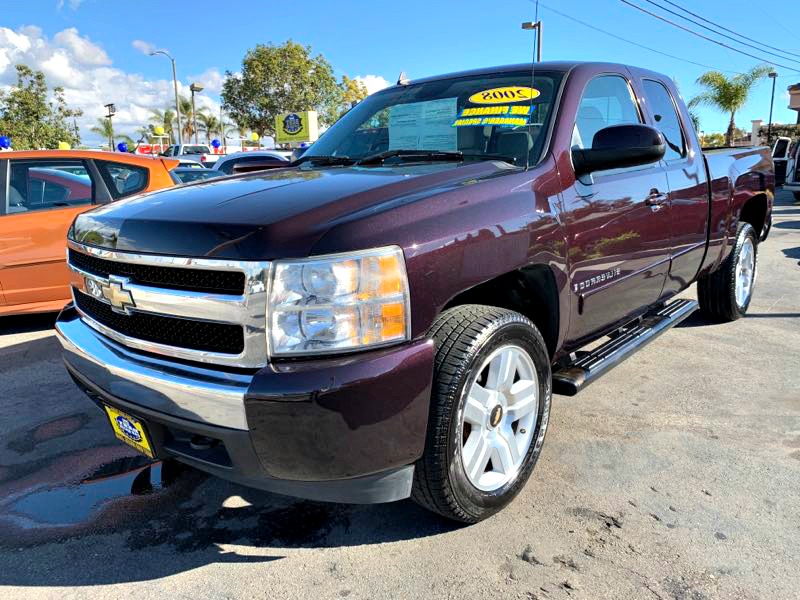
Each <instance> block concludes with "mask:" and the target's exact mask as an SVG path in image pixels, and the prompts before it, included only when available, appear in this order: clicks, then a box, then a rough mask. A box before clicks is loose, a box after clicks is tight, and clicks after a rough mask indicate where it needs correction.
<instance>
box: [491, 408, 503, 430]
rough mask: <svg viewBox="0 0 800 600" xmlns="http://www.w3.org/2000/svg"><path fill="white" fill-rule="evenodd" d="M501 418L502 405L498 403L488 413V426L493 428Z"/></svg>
mask: <svg viewBox="0 0 800 600" xmlns="http://www.w3.org/2000/svg"><path fill="white" fill-rule="evenodd" d="M502 420H503V407H502V406H500V405H499V404H498V405H497V406H495V407H494V408H493V409H492V412H491V413H489V427H490V428H492V429H494V428H495V427H497V426H498V425H499V424H500V421H502Z"/></svg>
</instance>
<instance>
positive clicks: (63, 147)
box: [58, 142, 72, 150]
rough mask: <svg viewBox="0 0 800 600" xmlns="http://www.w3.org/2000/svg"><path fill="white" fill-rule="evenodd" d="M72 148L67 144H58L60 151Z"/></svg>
mask: <svg viewBox="0 0 800 600" xmlns="http://www.w3.org/2000/svg"><path fill="white" fill-rule="evenodd" d="M70 148H72V146H70V145H69V144H68V143H67V142H58V149H59V150H69V149H70Z"/></svg>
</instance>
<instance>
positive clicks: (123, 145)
mask: <svg viewBox="0 0 800 600" xmlns="http://www.w3.org/2000/svg"><path fill="white" fill-rule="evenodd" d="M117 150H119V151H120V152H127V151H128V144H126V143H125V142H120V143H119V144H117Z"/></svg>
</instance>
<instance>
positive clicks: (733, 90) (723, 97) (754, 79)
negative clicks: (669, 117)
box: [689, 64, 772, 146]
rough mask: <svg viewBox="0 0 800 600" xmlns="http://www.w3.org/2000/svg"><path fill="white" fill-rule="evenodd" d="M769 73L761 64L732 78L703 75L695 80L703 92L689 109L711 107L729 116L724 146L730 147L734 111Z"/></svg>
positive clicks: (768, 69) (740, 106) (734, 116)
mask: <svg viewBox="0 0 800 600" xmlns="http://www.w3.org/2000/svg"><path fill="white" fill-rule="evenodd" d="M770 71H772V67H770V66H769V65H766V64H762V65H758V66H756V67H753V68H752V69H750V70H749V71H747V72H746V73H739V74H738V75H734V76H733V77H728V76H726V75H725V74H723V73H720V72H719V71H708V72H706V73H703V74H702V75H701V76H700V77H698V78H697V85H699V86H701V87H703V88H705V91H704V92H702V93H701V94H699V95H698V96H695V97H694V98H692V99H691V100H690V101H689V107H690V108H694V107H695V106H701V105H705V106H713V107H715V108H718V109H719V110H721V111H723V112H725V113H728V114H730V116H731V120H730V123H729V124H728V131H727V132H726V133H725V144H726V145H727V146H732V145H733V137H734V134H735V131H736V111H738V110H739V109H740V108H742V107H743V106H744V105H745V103H746V102H747V97H748V96H749V95H750V92H751V91H752V90H753V86H755V84H756V83H758V82H759V81H761V80H762V79H764V78H765V77H766V76H767V75H768V74H769V73H770Z"/></svg>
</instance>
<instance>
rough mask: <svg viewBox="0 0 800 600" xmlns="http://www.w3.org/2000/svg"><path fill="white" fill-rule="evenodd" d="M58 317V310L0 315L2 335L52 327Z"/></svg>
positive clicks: (0, 333)
mask: <svg viewBox="0 0 800 600" xmlns="http://www.w3.org/2000/svg"><path fill="white" fill-rule="evenodd" d="M56 317H58V313H57V312H50V313H37V314H34V315H13V316H8V317H0V335H11V334H15V333H28V332H31V331H44V330H46V329H52V328H53V325H55V322H56Z"/></svg>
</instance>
